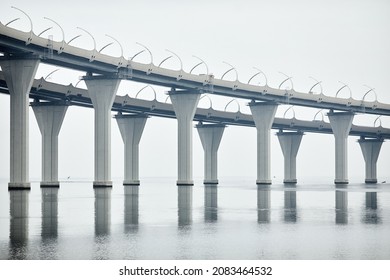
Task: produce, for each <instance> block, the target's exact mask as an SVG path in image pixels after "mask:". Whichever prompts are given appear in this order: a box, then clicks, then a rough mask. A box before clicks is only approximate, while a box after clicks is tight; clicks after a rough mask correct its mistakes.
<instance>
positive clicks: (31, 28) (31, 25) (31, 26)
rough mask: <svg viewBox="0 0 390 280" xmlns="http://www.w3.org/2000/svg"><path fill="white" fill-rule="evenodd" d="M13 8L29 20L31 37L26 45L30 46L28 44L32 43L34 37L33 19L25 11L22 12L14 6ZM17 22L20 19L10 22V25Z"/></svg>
mask: <svg viewBox="0 0 390 280" xmlns="http://www.w3.org/2000/svg"><path fill="white" fill-rule="evenodd" d="M11 8H12V9H15V10H18V11H19V12H21V13H23V14H24V15H25V16H26V17H27V18H28V20H29V22H30V36H29V38H28V39H27V42H26V45H28V44H30V43H31V41H32V36H33V23H32V20H31V18H30V17H29V15H28V14H27V13H26V12H25V11H23V10H21V9H19V8H16V7H14V6H11ZM16 20H18V19H14V20H12V21H10V22H9V23H8V24H10V23H11V22H14V21H16Z"/></svg>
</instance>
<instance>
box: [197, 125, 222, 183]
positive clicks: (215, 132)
mask: <svg viewBox="0 0 390 280" xmlns="http://www.w3.org/2000/svg"><path fill="white" fill-rule="evenodd" d="M196 128H197V129H198V133H199V137H200V140H201V142H202V146H203V150H204V180H203V183H204V184H218V148H219V144H220V143H221V139H222V135H223V131H224V130H225V125H222V124H198V125H197V126H196Z"/></svg>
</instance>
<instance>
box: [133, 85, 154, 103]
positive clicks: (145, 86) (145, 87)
mask: <svg viewBox="0 0 390 280" xmlns="http://www.w3.org/2000/svg"><path fill="white" fill-rule="evenodd" d="M147 87H149V88H151V89H152V90H153V93H154V100H156V99H157V94H156V91H155V90H154V88H153V87H152V86H150V85H146V86H144V87H143V88H141V89H140V90H139V91H138V92H137V93H136V95H135V98H137V97H138V94H139V93H140V92H141V91H143V90H144V89H145V88H147Z"/></svg>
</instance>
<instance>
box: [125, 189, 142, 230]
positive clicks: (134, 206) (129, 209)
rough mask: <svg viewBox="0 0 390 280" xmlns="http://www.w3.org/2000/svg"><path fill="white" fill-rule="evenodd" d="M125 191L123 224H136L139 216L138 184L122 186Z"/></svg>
mask: <svg viewBox="0 0 390 280" xmlns="http://www.w3.org/2000/svg"><path fill="white" fill-rule="evenodd" d="M123 188H124V192H125V207H124V209H125V211H124V218H125V221H124V223H125V226H126V228H127V226H130V227H131V226H138V217H139V212H138V211H139V210H138V209H139V207H138V201H139V186H136V185H126V186H123Z"/></svg>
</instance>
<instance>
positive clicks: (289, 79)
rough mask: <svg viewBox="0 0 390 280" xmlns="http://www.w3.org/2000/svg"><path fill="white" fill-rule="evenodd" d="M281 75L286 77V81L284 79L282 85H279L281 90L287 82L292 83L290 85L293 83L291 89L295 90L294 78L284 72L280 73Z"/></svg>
mask: <svg viewBox="0 0 390 280" xmlns="http://www.w3.org/2000/svg"><path fill="white" fill-rule="evenodd" d="M279 73H280V74H282V75H284V76H286V79H284V80H283V81H282V82H281V83H280V84H279V89H280V88H281V87H282V85H283V84H284V83H285V82H287V81H290V83H291V89H293V88H294V84H293V81H292V77H289V76H287V75H286V74H284V73H283V72H279Z"/></svg>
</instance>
